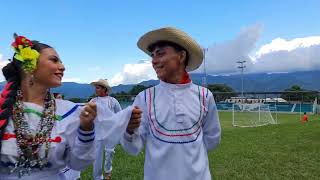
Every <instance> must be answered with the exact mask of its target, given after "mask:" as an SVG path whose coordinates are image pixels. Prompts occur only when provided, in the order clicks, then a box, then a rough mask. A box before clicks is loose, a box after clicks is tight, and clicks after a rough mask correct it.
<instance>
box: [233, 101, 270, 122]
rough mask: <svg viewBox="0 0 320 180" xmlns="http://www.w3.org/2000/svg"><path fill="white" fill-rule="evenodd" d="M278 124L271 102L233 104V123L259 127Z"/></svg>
mask: <svg viewBox="0 0 320 180" xmlns="http://www.w3.org/2000/svg"><path fill="white" fill-rule="evenodd" d="M268 124H276V121H275V120H274V118H273V117H272V114H271V112H270V105H269V104H260V103H257V104H233V107H232V125H233V126H239V127H257V126H264V125H268Z"/></svg>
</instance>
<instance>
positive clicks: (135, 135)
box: [123, 129, 139, 142]
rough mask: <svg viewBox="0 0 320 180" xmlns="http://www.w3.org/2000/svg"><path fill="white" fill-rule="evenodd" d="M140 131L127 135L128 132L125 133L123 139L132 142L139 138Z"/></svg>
mask: <svg viewBox="0 0 320 180" xmlns="http://www.w3.org/2000/svg"><path fill="white" fill-rule="evenodd" d="M138 133H139V132H138V131H137V129H136V130H134V131H133V134H129V133H127V131H126V132H125V133H124V135H123V137H124V139H125V140H126V141H129V142H132V140H133V139H134V138H135V137H137V136H138Z"/></svg>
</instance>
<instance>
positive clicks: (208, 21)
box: [0, 0, 320, 85]
mask: <svg viewBox="0 0 320 180" xmlns="http://www.w3.org/2000/svg"><path fill="white" fill-rule="evenodd" d="M1 4H2V5H1V7H2V8H1V10H0V22H1V24H2V25H1V28H0V68H2V67H3V66H4V65H5V64H6V63H7V62H8V61H7V59H8V58H10V57H11V56H12V50H11V48H10V44H11V42H12V33H13V32H17V33H19V34H22V35H25V36H27V37H29V38H31V39H36V40H39V41H41V42H45V43H47V44H50V45H51V46H53V47H54V48H55V49H56V50H57V52H58V53H59V55H60V56H61V59H62V60H63V63H64V64H65V66H66V69H67V70H66V72H65V77H64V78H63V81H72V82H80V83H89V82H91V81H93V80H96V79H98V78H107V79H109V81H110V83H111V84H112V85H117V84H131V83H138V82H141V81H143V80H149V79H156V75H155V73H154V72H153V69H152V66H151V63H150V58H149V57H148V56H147V55H145V54H144V53H143V52H141V51H140V50H139V49H138V48H137V47H136V42H137V40H138V39H139V37H140V36H141V35H142V34H144V33H145V32H147V31H149V30H152V29H155V28H159V27H164V26H174V27H178V28H180V29H182V30H184V31H185V32H187V33H188V34H190V35H191V36H192V37H194V39H195V40H196V41H198V42H199V44H200V45H201V46H202V47H204V48H207V51H206V58H205V61H206V71H207V73H208V74H213V75H225V74H235V73H239V69H238V68H237V66H238V64H237V63H236V62H237V61H243V60H245V61H246V69H245V72H246V73H258V72H267V73H278V72H292V71H307V70H320V24H319V22H318V20H317V18H315V17H320V1H317V0H314V1H313V0H308V1H300V0H282V1H276V0H270V1H267V2H261V1H259V2H254V1H249V0H240V1H236V2H234V1H221V2H217V1H209V0H208V1H185V2H184V3H183V6H181V5H182V4H181V1H172V0H164V1H161V3H159V2H158V1H157V2H150V1H146V0H142V1H132V2H131V1H129V2H127V3H125V4H124V3H119V1H115V0H114V1H113V0H111V1H102V0H100V1H99V0H93V1H90V2H89V1H82V2H79V1H76V0H70V1H67V2H66V1H63V0H57V1H52V2H46V3H41V4H39V3H38V2H37V1H36V0H30V1H27V2H26V1H19V2H16V1H6V2H3V3H1ZM13 9H15V12H24V13H23V15H22V14H21V13H12V10H13ZM26 9H27V10H28V11H29V12H30V13H25V10H26ZM31 12H32V13H31ZM35 12H36V13H35ZM203 71H204V67H203V65H202V66H201V67H200V68H199V69H198V70H196V71H195V72H203ZM2 80H4V78H3V76H2V75H0V81H2Z"/></svg>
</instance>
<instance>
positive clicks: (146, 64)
mask: <svg viewBox="0 0 320 180" xmlns="http://www.w3.org/2000/svg"><path fill="white" fill-rule="evenodd" d="M150 79H156V74H155V73H154V71H153V68H152V64H151V62H150V61H139V62H138V63H137V64H125V65H124V66H123V69H122V71H121V72H120V73H117V74H116V75H115V76H114V77H113V78H111V80H110V84H111V86H116V85H119V84H136V83H139V82H141V81H145V80H150Z"/></svg>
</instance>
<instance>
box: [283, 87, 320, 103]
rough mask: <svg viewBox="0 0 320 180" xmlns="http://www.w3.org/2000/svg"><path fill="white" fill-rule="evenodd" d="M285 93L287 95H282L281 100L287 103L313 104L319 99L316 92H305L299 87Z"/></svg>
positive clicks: (289, 89)
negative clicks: (301, 102) (316, 98)
mask: <svg viewBox="0 0 320 180" xmlns="http://www.w3.org/2000/svg"><path fill="white" fill-rule="evenodd" d="M284 91H285V93H283V94H282V95H281V98H283V99H285V100H287V101H303V102H312V101H313V100H314V99H315V97H317V94H316V93H315V92H312V91H308V90H305V89H303V88H301V87H300V86H298V85H293V86H291V87H290V88H288V89H285V90H284Z"/></svg>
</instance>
